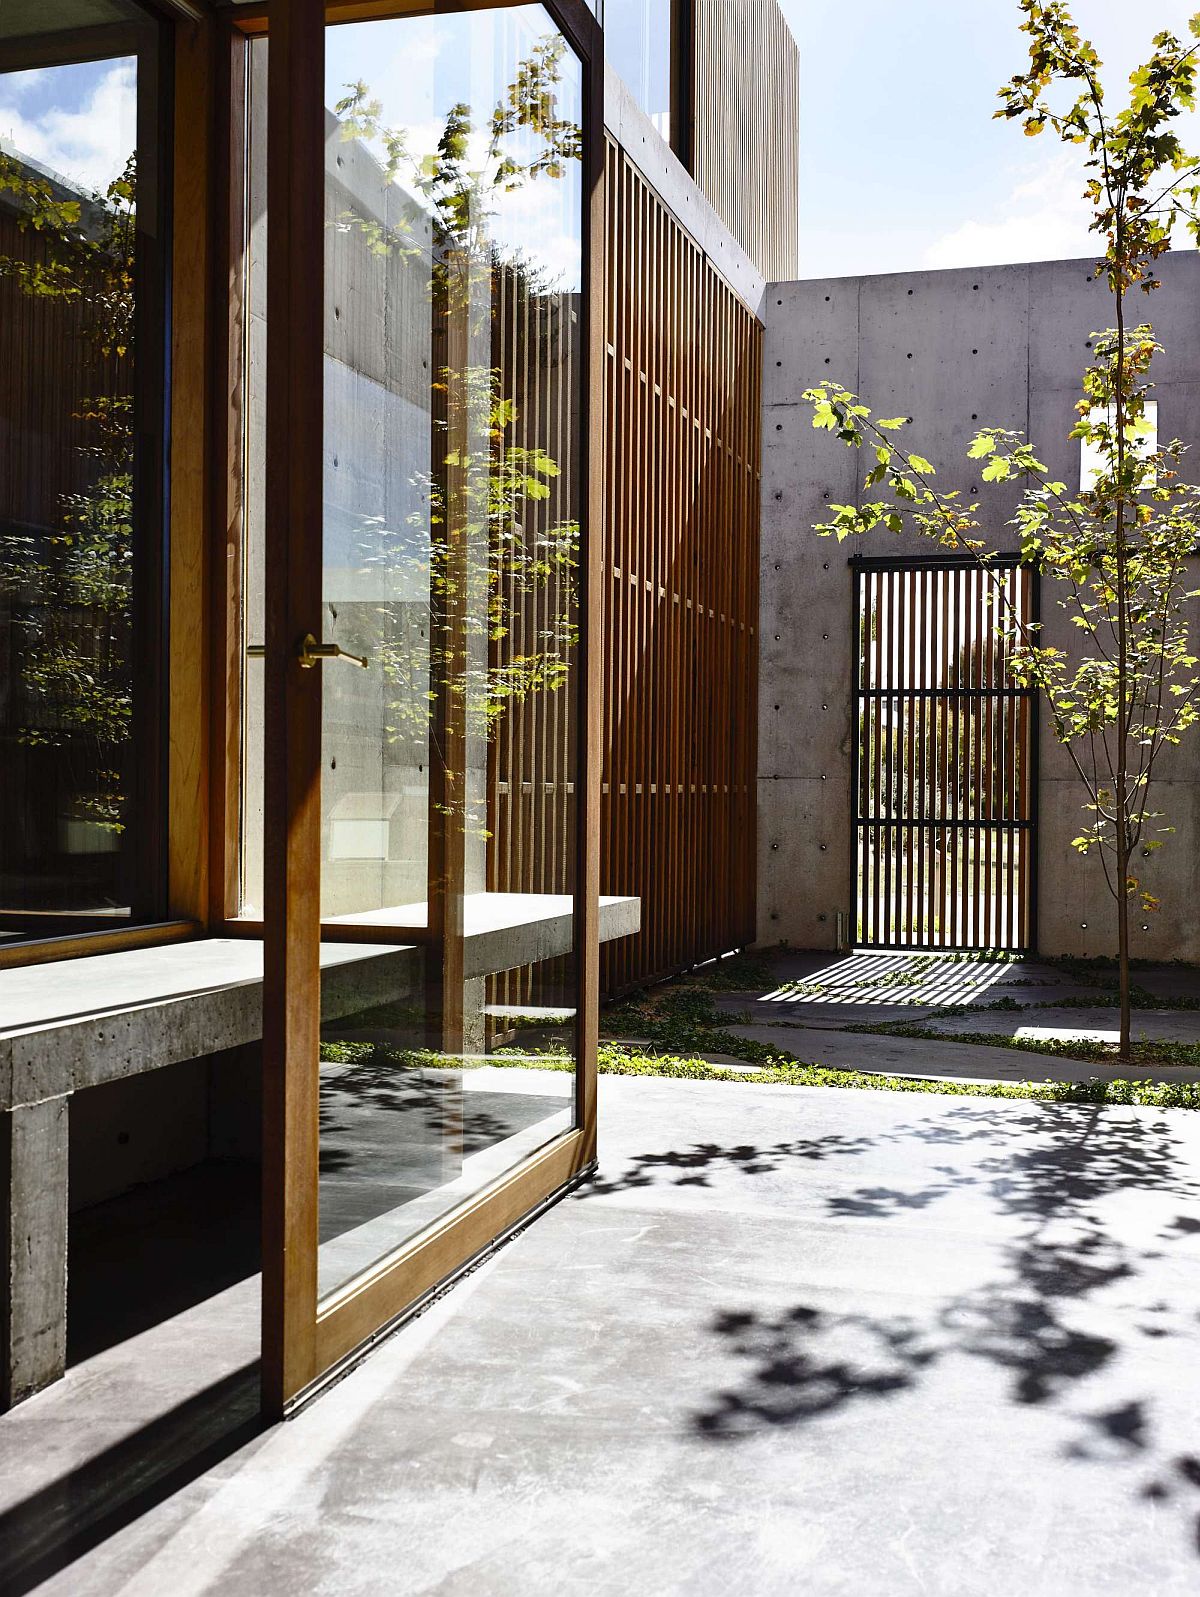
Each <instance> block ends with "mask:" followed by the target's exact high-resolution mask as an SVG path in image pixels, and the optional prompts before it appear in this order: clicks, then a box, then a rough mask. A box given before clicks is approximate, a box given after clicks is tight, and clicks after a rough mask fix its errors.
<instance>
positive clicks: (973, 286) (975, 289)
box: [971, 283, 979, 293]
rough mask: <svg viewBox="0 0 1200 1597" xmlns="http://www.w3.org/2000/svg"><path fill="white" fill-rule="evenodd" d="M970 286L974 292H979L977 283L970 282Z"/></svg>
mask: <svg viewBox="0 0 1200 1597" xmlns="http://www.w3.org/2000/svg"><path fill="white" fill-rule="evenodd" d="M971 288H972V289H973V290H974V292H975V293H978V292H979V284H978V283H972V284H971Z"/></svg>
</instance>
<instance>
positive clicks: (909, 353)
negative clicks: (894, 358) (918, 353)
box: [907, 349, 912, 360]
mask: <svg viewBox="0 0 1200 1597" xmlns="http://www.w3.org/2000/svg"><path fill="white" fill-rule="evenodd" d="M907 358H908V359H909V360H911V359H912V350H911V349H910V350H909V352H908V357H907Z"/></svg>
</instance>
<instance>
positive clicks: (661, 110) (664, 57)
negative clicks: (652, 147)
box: [603, 0, 674, 144]
mask: <svg viewBox="0 0 1200 1597" xmlns="http://www.w3.org/2000/svg"><path fill="white" fill-rule="evenodd" d="M673 6H674V0H604V12H603V16H604V54H605V57H606V59H607V60H608V62H609V64H610V66H612V67H614V68H615V69H616V71H617V72H618V73H619V74H620V76H621V77H622V79H623V80H624V82H625V86H626V88H628V89H629V90H630V91H631V92H632V94H633V97H634V99H635V100H636V101H637V103H638V104H639V105H640V106H641V108H642V110H643V111H644V112H645V113H646V115H647V116H648V117H649V118H650V120H651V122H653V123H654V126H655V128H656V129H657V130H658V132H659V133H661V134H662V136H663V138H664V139H666V141H667V143H668V144H669V143H670V142H671V12H672V9H673Z"/></svg>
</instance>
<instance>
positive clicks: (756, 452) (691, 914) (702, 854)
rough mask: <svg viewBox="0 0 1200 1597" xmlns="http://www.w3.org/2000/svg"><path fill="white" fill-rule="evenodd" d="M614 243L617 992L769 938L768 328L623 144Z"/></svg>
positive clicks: (604, 806)
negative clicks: (764, 514)
mask: <svg viewBox="0 0 1200 1597" xmlns="http://www.w3.org/2000/svg"><path fill="white" fill-rule="evenodd" d="M607 234H608V237H607V246H608V262H607V295H608V309H607V355H608V366H607V382H606V397H605V404H606V440H605V447H606V449H607V452H608V461H607V468H606V477H607V526H606V537H605V571H606V594H605V606H606V608H605V627H604V637H605V650H606V672H607V677H606V684H605V711H604V768H603V788H602V800H601V848H600V868H601V882H600V890H601V892H602V893H630V894H636V895H637V896H638V897H639V898H640V899H641V904H642V930H641V933H640V934H639V935H638V936H636V937H629V938H624V939H622V940H621V941H619V942H617V943H614V944H611V945H609V946H607V947H606V948H605V949H604V950H603V963H602V990H603V991H604V992H605V993H608V994H612V993H614V992H618V991H622V990H625V989H628V988H629V987H632V986H635V985H637V984H638V983H640V982H644V981H648V980H652V979H654V978H655V977H658V976H664V975H669V974H671V973H673V972H675V971H678V970H681V969H683V968H685V967H687V966H688V965H691V964H694V963H696V962H698V961H701V960H704V959H709V958H712V957H713V956H714V955H717V954H721V953H724V952H726V951H728V950H729V949H732V948H737V947H741V946H744V945H746V944H748V943H751V942H753V940H754V933H755V770H756V758H757V749H756V726H757V657H758V639H757V627H758V535H759V458H760V449H759V445H760V432H759V418H760V398H761V385H762V327H761V325H760V324H759V322H758V320H757V318H756V317H755V316H754V315H753V314H752V312H751V311H750V310H748V309H747V308H746V306H745V305H743V304H742V302H741V301H740V300H739V299H738V298H737V296H736V295H735V294H733V293H732V291H731V290H730V289H729V288H728V287H727V285H726V284H725V282H724V280H723V279H722V278H721V277H720V276H719V275H718V274H717V273H716V272H715V271H714V270H713V268H712V267H711V266H710V265H709V263H708V262H707V261H706V260H705V258H704V255H703V254H702V252H701V251H700V249H699V248H698V246H697V245H696V244H695V242H694V241H693V240H692V238H691V237H690V236H689V235H688V233H687V232H686V231H685V230H684V229H683V228H682V227H680V226H679V224H678V223H677V222H676V220H675V219H674V217H673V216H672V215H671V213H670V212H669V211H668V210H667V209H666V208H665V207H664V206H663V205H662V203H661V201H660V200H659V199H658V197H657V195H656V194H655V193H654V191H653V189H651V188H650V187H649V186H648V184H647V183H646V182H645V180H644V179H643V178H642V176H641V175H640V173H639V172H638V171H637V169H636V167H634V166H633V164H632V163H631V162H630V161H629V160H628V159H627V157H626V156H625V155H624V154H623V153H622V152H621V151H620V150H619V149H617V147H616V146H615V145H613V144H612V143H611V142H610V143H609V145H608V150H607Z"/></svg>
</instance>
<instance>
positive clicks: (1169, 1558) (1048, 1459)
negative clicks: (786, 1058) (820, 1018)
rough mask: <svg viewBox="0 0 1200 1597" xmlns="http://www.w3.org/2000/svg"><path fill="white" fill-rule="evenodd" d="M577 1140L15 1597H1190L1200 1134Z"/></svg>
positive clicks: (838, 1122) (703, 1087)
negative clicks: (306, 1596) (374, 1321)
mask: <svg viewBox="0 0 1200 1597" xmlns="http://www.w3.org/2000/svg"><path fill="white" fill-rule="evenodd" d="M600 1113H601V1126H602V1167H601V1172H600V1176H599V1179H598V1180H597V1181H596V1182H595V1184H594V1185H593V1186H592V1187H590V1188H589V1189H585V1190H584V1191H583V1192H581V1193H580V1194H579V1195H577V1196H575V1197H573V1198H570V1199H568V1200H567V1201H566V1202H564V1203H562V1204H560V1205H559V1206H558V1207H557V1208H556V1209H554V1210H552V1211H551V1212H550V1213H549V1214H547V1215H546V1216H544V1217H543V1218H542V1219H541V1220H540V1221H539V1222H538V1223H537V1224H535V1225H534V1226H532V1227H531V1228H530V1229H529V1230H527V1231H526V1232H524V1233H523V1234H522V1235H521V1237H519V1238H518V1239H517V1240H516V1241H515V1242H514V1243H512V1244H511V1245H510V1246H509V1247H507V1248H505V1249H504V1250H502V1252H501V1253H499V1254H498V1255H496V1256H495V1257H494V1258H493V1259H492V1260H491V1261H490V1262H489V1263H488V1264H487V1265H485V1266H484V1267H483V1268H482V1269H480V1270H478V1271H477V1272H475V1274H474V1275H472V1276H471V1277H469V1278H468V1280H467V1281H466V1282H465V1283H463V1284H462V1285H461V1286H460V1287H458V1288H456V1289H455V1290H454V1291H453V1292H451V1293H450V1294H449V1295H448V1296H447V1297H445V1298H444V1299H443V1300H442V1301H441V1302H440V1303H439V1304H438V1305H436V1306H435V1308H434V1309H433V1310H431V1311H430V1312H429V1313H428V1314H426V1315H424V1316H423V1317H422V1318H421V1319H419V1320H418V1321H416V1322H415V1323H413V1324H412V1325H410V1326H409V1327H407V1328H406V1329H405V1330H404V1331H402V1332H401V1333H399V1334H398V1335H397V1336H395V1337H393V1338H392V1339H391V1340H390V1341H389V1342H387V1343H386V1344H385V1345H384V1346H383V1347H381V1348H380V1349H379V1350H378V1351H377V1352H376V1353H375V1354H374V1355H373V1356H372V1357H371V1358H370V1359H369V1360H367V1361H366V1362H365V1363H364V1364H363V1365H362V1366H361V1367H360V1368H359V1369H358V1370H357V1371H356V1372H354V1373H353V1374H351V1375H350V1376H349V1377H348V1378H347V1379H346V1380H345V1381H343V1382H342V1383H341V1384H340V1385H338V1386H337V1387H336V1388H334V1389H333V1390H332V1391H331V1392H329V1393H328V1394H326V1396H324V1397H323V1398H321V1399H320V1400H319V1401H318V1402H317V1403H315V1404H314V1405H313V1406H311V1407H310V1408H309V1409H308V1410H306V1411H305V1412H304V1413H302V1414H301V1415H300V1416H299V1417H298V1418H297V1419H295V1420H294V1421H292V1422H291V1423H289V1424H287V1425H285V1426H281V1427H277V1428H275V1429H273V1430H271V1431H269V1432H267V1433H265V1434H263V1435H260V1436H258V1437H257V1438H254V1439H252V1440H250V1441H247V1442H245V1443H244V1444H243V1445H241V1446H240V1447H238V1448H237V1449H236V1450H235V1451H234V1452H232V1453H231V1454H230V1455H229V1456H228V1457H226V1458H224V1459H223V1460H221V1461H220V1462H219V1463H218V1464H216V1465H215V1466H214V1467H213V1468H211V1469H209V1470H206V1471H203V1472H202V1473H200V1474H199V1475H197V1476H196V1477H195V1478H194V1479H192V1480H191V1481H190V1482H188V1483H186V1484H184V1485H182V1486H181V1488H180V1489H179V1490H177V1491H174V1492H172V1493H171V1494H170V1495H168V1496H167V1497H165V1498H164V1499H163V1500H162V1501H160V1502H159V1503H158V1504H157V1505H156V1506H154V1507H152V1508H150V1509H149V1510H148V1511H147V1512H145V1513H143V1514H141V1515H140V1516H138V1517H137V1518H136V1519H133V1520H131V1521H128V1522H126V1523H124V1524H121V1525H119V1526H117V1527H116V1528H114V1529H113V1530H112V1531H111V1533H110V1534H107V1535H106V1536H104V1537H103V1539H102V1540H100V1541H99V1542H97V1543H96V1544H94V1545H92V1546H90V1547H85V1548H84V1549H83V1551H82V1552H81V1554H80V1555H79V1556H76V1557H73V1559H72V1560H71V1561H70V1562H68V1563H66V1564H64V1566H63V1567H62V1568H60V1569H59V1571H58V1572H57V1573H56V1574H54V1575H53V1576H52V1577H51V1578H50V1579H49V1580H47V1581H46V1583H45V1584H44V1585H43V1586H42V1588H41V1590H42V1591H43V1592H44V1593H45V1594H48V1597H64V1594H67V1593H69V1594H70V1597H115V1594H116V1593H118V1592H119V1593H121V1594H122V1597H161V1594H162V1593H163V1592H170V1593H171V1594H172V1597H202V1594H204V1597H208V1594H211V1593H214V1592H218V1591H219V1592H231V1593H242V1592H246V1593H254V1594H255V1597H276V1594H285V1593H286V1594H288V1597H296V1594H301V1593H322V1594H324V1593H329V1594H333V1593H339V1594H340V1593H353V1594H361V1597H374V1594H376V1593H380V1594H382V1593H387V1594H389V1597H390V1594H392V1593H397V1594H410V1593H411V1594H414V1597H424V1594H433V1593H437V1594H439V1597H446V1594H455V1597H459V1594H461V1597H481V1594H486V1597H518V1594H519V1597H531V1594H532V1597H538V1594H540V1593H543V1592H544V1593H548V1594H549V1593H553V1594H554V1597H560V1594H565V1597H576V1594H578V1597H585V1594H586V1597H627V1594H628V1592H630V1591H640V1592H647V1593H654V1594H655V1597H660V1594H661V1597H676V1594H678V1597H684V1594H686V1597H709V1594H713V1597H718V1594H719V1597H775V1594H779V1597H784V1594H787V1597H793V1594H794V1593H795V1592H796V1591H797V1590H805V1591H809V1592H812V1593H815V1594H818V1597H826V1594H829V1597H834V1594H836V1597H909V1594H913V1597H916V1594H918V1593H920V1594H923V1597H925V1594H930V1593H932V1594H935V1597H995V1594H998V1593H1002V1592H1004V1593H1007V1592H1020V1593H1021V1594H1022V1597H1108V1594H1112V1597H1128V1594H1129V1593H1130V1592H1143V1591H1144V1592H1150V1591H1152V1592H1154V1593H1155V1594H1156V1597H1183V1594H1184V1593H1187V1594H1188V1597H1190V1594H1191V1593H1192V1592H1193V1591H1194V1590H1195V1587H1196V1581H1197V1577H1198V1575H1200V1562H1198V1558H1200V1555H1198V1553H1197V1544H1196V1539H1195V1525H1196V1519H1197V1514H1198V1512H1200V1467H1198V1466H1197V1461H1196V1446H1195V1439H1196V1436H1197V1435H1198V1434H1200V1386H1198V1385H1197V1383H1196V1381H1195V1380H1194V1370H1195V1367H1196V1359H1197V1355H1198V1354H1200V1324H1198V1323H1197V1320H1196V1316H1195V1312H1194V1309H1195V1299H1196V1285H1197V1280H1198V1279H1200V1117H1197V1116H1192V1115H1188V1114H1184V1113H1181V1112H1175V1113H1170V1112H1160V1111H1153V1110H1135V1109H1119V1108H1103V1109H1101V1108H1086V1109H1085V1108H1077V1107H1071V1106H1059V1105H1043V1104H1029V1103H1002V1102H994V1101H986V1102H985V1101H980V1100H962V1099H957V1100H956V1099H953V1098H933V1099H920V1100H913V1099H912V1098H906V1097H903V1096H901V1095H898V1094H890V1093H855V1092H836V1091H821V1090H816V1089H787V1088H772V1087H757V1086H753V1085H746V1084H743V1083H737V1084H722V1083H693V1082H664V1081H654V1080H636V1081H634V1080H616V1079H611V1078H609V1079H603V1080H602V1081H601V1102H600ZM146 1351H148V1350H146ZM81 1397H82V1398H86V1393H79V1392H77V1394H76V1405H77V1406H76V1412H77V1413H78V1412H80V1409H79V1400H80V1398H81ZM59 1412H60V1394H59V1393H58V1392H57V1391H55V1392H48V1393H45V1394H42V1396H41V1397H38V1398H35V1399H33V1400H32V1401H31V1403H30V1404H28V1405H27V1406H26V1407H25V1408H24V1409H23V1410H20V1411H18V1414H17V1415H14V1416H9V1417H8V1419H18V1420H19V1422H20V1425H21V1434H22V1438H23V1440H24V1441H25V1443H26V1445H33V1444H34V1443H35V1442H36V1428H35V1427H36V1421H37V1418H38V1416H39V1415H41V1416H45V1417H46V1419H47V1420H50V1419H51V1418H52V1416H53V1415H55V1414H56V1413H59ZM7 1422H8V1421H7V1420H5V1421H0V1447H3V1446H4V1445H5V1443H6V1441H7V1435H6V1430H5V1426H6V1425H7ZM77 1506H78V1505H77ZM12 1523H13V1521H12V1520H11V1519H10V1526H11V1525H12ZM18 1523H19V1522H18Z"/></svg>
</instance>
